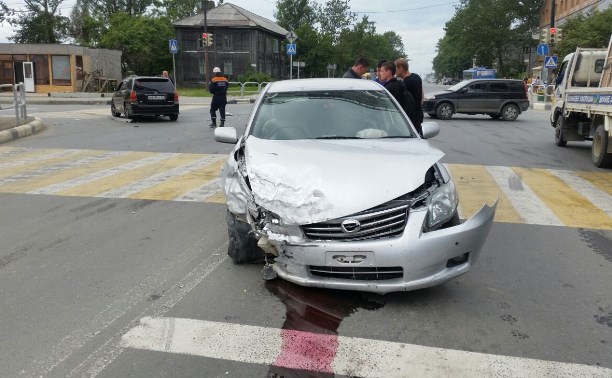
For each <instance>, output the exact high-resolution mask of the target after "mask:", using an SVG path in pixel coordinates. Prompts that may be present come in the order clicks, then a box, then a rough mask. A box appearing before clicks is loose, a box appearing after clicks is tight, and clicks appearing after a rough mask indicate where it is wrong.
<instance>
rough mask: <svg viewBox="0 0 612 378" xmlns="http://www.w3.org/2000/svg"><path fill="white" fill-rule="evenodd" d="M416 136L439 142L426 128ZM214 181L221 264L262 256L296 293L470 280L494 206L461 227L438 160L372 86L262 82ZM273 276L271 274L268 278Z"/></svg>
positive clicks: (224, 133)
mask: <svg viewBox="0 0 612 378" xmlns="http://www.w3.org/2000/svg"><path fill="white" fill-rule="evenodd" d="M422 127H423V138H431V137H434V136H435V135H437V134H438V132H439V130H440V129H439V127H438V125H437V124H436V123H435V122H424V123H423V124H422ZM214 134H215V140H217V141H219V142H225V143H235V144H236V145H235V147H234V149H233V151H232V152H231V154H230V155H229V158H228V161H227V163H226V164H225V166H224V167H223V170H222V174H221V179H222V186H223V188H224V191H225V196H226V200H227V204H228V213H227V224H228V233H229V247H228V255H229V256H230V257H231V258H232V260H233V261H234V262H235V263H245V262H251V261H255V260H262V259H264V258H266V259H267V258H268V257H269V259H268V261H272V260H273V264H272V269H273V273H276V274H277V275H278V276H280V277H282V278H284V279H286V280H288V281H291V282H294V283H296V284H299V285H303V286H315V287H326V288H334V289H344V290H362V291H372V292H378V293H385V292H391V291H401V290H414V289H419V288H424V287H428V286H434V285H437V284H440V283H442V282H445V281H447V280H450V279H452V278H454V277H457V276H459V275H461V274H463V273H466V272H467V271H468V270H470V268H471V266H472V265H473V264H474V263H475V262H476V260H477V258H478V255H479V253H480V249H481V247H482V245H483V243H484V241H485V238H486V237H487V234H488V233H489V230H490V228H491V224H492V222H493V216H494V214H495V208H496V206H497V204H495V205H493V206H491V207H489V206H487V205H484V206H483V208H482V209H481V210H480V211H479V212H478V213H477V214H476V215H474V216H473V217H472V218H470V219H469V220H467V221H466V222H464V223H462V222H461V221H460V220H459V217H458V213H457V205H458V199H457V194H456V192H455V186H454V184H453V181H452V180H451V177H450V174H449V173H448V171H447V170H446V168H445V167H444V165H443V164H441V163H440V159H441V158H442V156H444V154H443V153H442V152H441V151H440V150H438V149H436V148H434V147H432V146H430V145H429V143H428V142H427V141H426V140H424V139H423V138H421V137H419V135H418V133H417V132H416V131H415V129H414V127H413V126H412V124H411V123H410V121H409V119H408V117H407V116H406V114H405V113H404V112H403V111H402V110H401V107H400V106H399V104H398V103H397V102H396V101H395V99H394V98H393V97H392V96H391V95H390V94H389V92H388V91H387V90H385V89H384V88H383V87H382V86H380V85H379V84H377V83H374V82H373V81H370V80H346V79H307V80H288V81H280V82H274V83H272V84H269V85H268V86H267V87H266V88H265V89H264V90H263V92H262V93H261V94H260V95H259V97H258V99H257V100H256V102H255V105H254V108H253V112H252V113H251V116H250V118H249V120H248V123H247V126H246V130H245V132H244V134H243V135H241V136H240V137H238V136H237V133H236V129H234V128H232V127H224V128H217V129H216V130H215V131H214ZM268 271H269V270H268Z"/></svg>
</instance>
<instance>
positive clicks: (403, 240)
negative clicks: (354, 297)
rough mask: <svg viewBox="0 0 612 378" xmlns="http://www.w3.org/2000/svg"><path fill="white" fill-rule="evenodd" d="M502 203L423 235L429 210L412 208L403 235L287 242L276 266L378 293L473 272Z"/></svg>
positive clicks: (302, 281) (316, 283) (307, 279)
mask: <svg viewBox="0 0 612 378" xmlns="http://www.w3.org/2000/svg"><path fill="white" fill-rule="evenodd" d="M496 207H497V201H496V202H495V204H493V206H487V205H485V206H483V208H482V209H481V210H480V211H479V212H478V213H477V214H475V215H474V216H473V217H472V218H470V219H468V220H467V221H466V222H464V223H462V224H460V225H458V226H454V227H449V228H444V229H440V230H436V231H431V232H427V233H423V232H422V230H423V224H424V222H425V218H426V215H427V212H426V211H412V212H410V216H409V217H408V223H407V225H406V228H405V230H404V232H403V234H402V235H401V236H399V237H397V238H390V239H379V240H364V241H358V242H355V241H352V242H316V243H315V242H304V243H299V244H292V243H287V244H284V245H283V246H282V252H281V253H280V254H279V256H278V257H277V258H276V263H275V264H274V270H275V271H276V273H277V274H278V275H279V276H280V277H281V278H284V279H285V280H288V281H290V282H294V283H296V284H298V285H302V286H312V287H322V288H330V289H340V290H359V291H370V292H375V293H388V292H393V291H408V290H416V289H421V288H426V287H430V286H435V285H438V284H441V283H443V282H445V281H448V280H450V279H452V278H455V277H458V276H460V275H462V274H464V273H467V272H468V271H469V270H470V268H471V267H472V264H474V263H475V262H476V260H477V259H478V256H479V254H480V250H481V248H482V246H483V244H484V241H485V239H486V237H487V235H488V233H489V230H490V229H491V226H492V223H493V217H494V216H495V209H496Z"/></svg>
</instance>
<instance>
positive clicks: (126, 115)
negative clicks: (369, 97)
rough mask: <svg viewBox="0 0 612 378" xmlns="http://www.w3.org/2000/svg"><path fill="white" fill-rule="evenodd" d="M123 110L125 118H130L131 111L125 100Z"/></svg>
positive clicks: (131, 116)
mask: <svg viewBox="0 0 612 378" xmlns="http://www.w3.org/2000/svg"><path fill="white" fill-rule="evenodd" d="M123 112H124V114H125V118H127V119H132V118H134V116H133V115H132V111H131V110H130V108H129V106H128V104H127V103H126V102H124V103H123Z"/></svg>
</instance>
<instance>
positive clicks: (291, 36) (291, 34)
mask: <svg viewBox="0 0 612 378" xmlns="http://www.w3.org/2000/svg"><path fill="white" fill-rule="evenodd" d="M285 37H286V38H287V41H289V44H288V45H287V54H288V55H289V79H290V80H292V79H293V56H294V55H295V52H296V48H295V44H294V43H293V42H295V40H296V39H297V37H298V36H297V34H295V32H294V31H293V30H292V31H290V32H289V33H287V35H286V36H285ZM289 46H293V49H292V50H290V49H289ZM291 51H293V53H291Z"/></svg>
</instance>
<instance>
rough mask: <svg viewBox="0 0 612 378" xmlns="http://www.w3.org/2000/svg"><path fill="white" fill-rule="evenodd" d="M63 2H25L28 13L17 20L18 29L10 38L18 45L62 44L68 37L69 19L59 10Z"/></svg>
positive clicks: (31, 0)
mask: <svg viewBox="0 0 612 378" xmlns="http://www.w3.org/2000/svg"><path fill="white" fill-rule="evenodd" d="M62 2H63V0H25V7H26V9H27V11H26V12H25V13H21V14H20V15H19V16H18V17H17V19H16V20H11V23H12V24H13V25H16V26H17V27H18V29H17V31H16V32H15V34H14V35H13V36H11V37H9V39H10V40H12V41H14V42H16V43H61V42H63V41H64V40H65V39H66V38H67V36H68V18H66V17H64V16H62V15H61V14H60V13H59V11H58V8H59V6H60V4H61V3H62Z"/></svg>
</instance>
